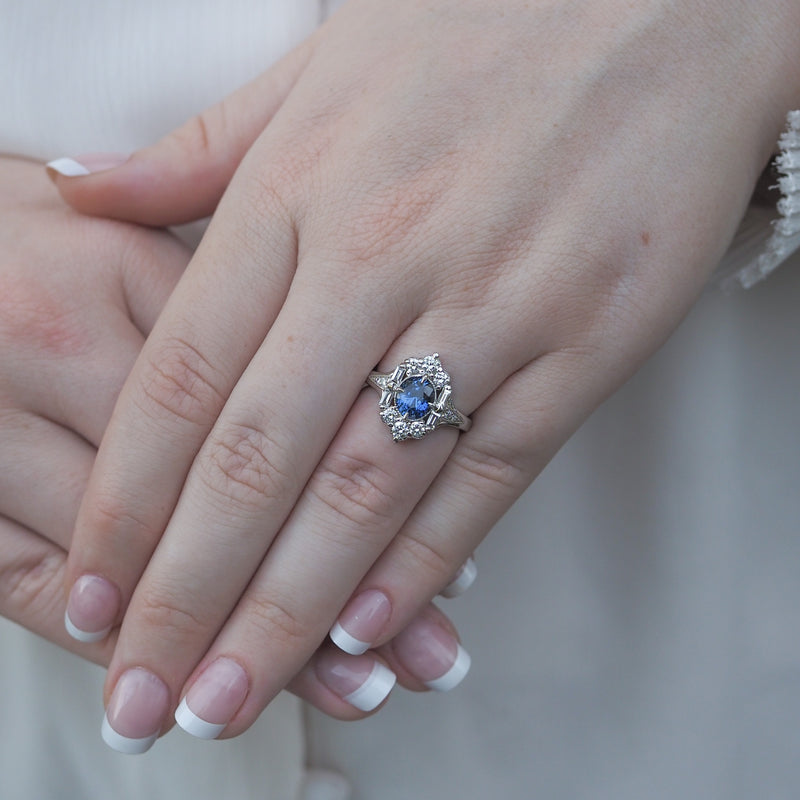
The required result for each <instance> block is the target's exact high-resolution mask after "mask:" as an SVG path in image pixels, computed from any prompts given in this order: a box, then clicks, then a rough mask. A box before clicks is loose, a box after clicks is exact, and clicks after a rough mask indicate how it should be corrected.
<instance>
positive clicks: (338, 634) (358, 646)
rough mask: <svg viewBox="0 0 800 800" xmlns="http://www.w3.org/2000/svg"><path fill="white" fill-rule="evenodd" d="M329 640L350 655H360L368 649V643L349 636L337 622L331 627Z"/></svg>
mask: <svg viewBox="0 0 800 800" xmlns="http://www.w3.org/2000/svg"><path fill="white" fill-rule="evenodd" d="M329 635H330V637H331V641H332V642H333V643H334V644H335V645H336V646H337V647H338V648H339V649H340V650H344V652H345V653H349V654H350V655H351V656H360V655H363V654H364V653H366V652H367V650H369V646H370V643H369V642H362V641H361V640H360V639H356V637H355V636H351V635H350V634H349V633H348V632H347V631H346V630H345V629H344V628H343V627H342V626H341V625H340V624H339V623H338V622H337V623H336V624H335V625H334V626H333V628H331V632H330V634H329Z"/></svg>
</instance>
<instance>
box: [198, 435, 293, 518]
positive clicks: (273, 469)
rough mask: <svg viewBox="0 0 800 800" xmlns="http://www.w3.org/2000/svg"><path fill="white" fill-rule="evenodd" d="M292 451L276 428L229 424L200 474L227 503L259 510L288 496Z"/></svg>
mask: <svg viewBox="0 0 800 800" xmlns="http://www.w3.org/2000/svg"><path fill="white" fill-rule="evenodd" d="M292 463H293V462H292V458H291V453H290V451H289V448H288V446H287V445H286V444H285V443H283V442H281V441H280V440H279V439H278V437H277V436H276V434H275V432H274V431H271V430H270V431H267V430H263V429H261V428H259V427H256V426H254V425H247V424H238V425H228V426H226V427H225V429H224V430H223V431H220V432H219V433H217V434H216V435H215V436H214V438H213V440H212V441H211V442H210V445H209V448H208V451H207V453H206V455H205V457H204V458H203V459H201V460H200V462H199V466H200V468H201V472H200V474H201V475H202V477H203V480H204V482H205V484H206V488H208V489H209V490H210V491H211V492H212V494H216V495H218V496H221V498H222V500H223V502H224V503H225V504H226V506H227V505H229V504H230V502H231V501H232V502H233V503H235V504H236V506H238V507H239V508H240V509H242V510H244V511H249V512H257V511H260V510H262V509H263V508H264V506H265V505H267V504H269V503H270V502H271V501H277V500H281V499H284V498H286V497H287V496H288V493H289V492H290V491H291V488H292V486H293V484H294V476H293V474H292V472H291V468H290V466H289V465H290V464H292Z"/></svg>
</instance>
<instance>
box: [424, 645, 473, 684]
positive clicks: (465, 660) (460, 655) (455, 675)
mask: <svg viewBox="0 0 800 800" xmlns="http://www.w3.org/2000/svg"><path fill="white" fill-rule="evenodd" d="M471 665H472V659H471V658H470V655H469V653H468V652H467V651H466V650H465V649H464V648H463V647H462V646H461V645H459V646H458V652H457V653H456V660H455V663H454V664H453V666H452V667H450V669H449V670H447V672H445V674H444V675H442V676H441V677H440V678H435V679H434V680H432V681H425V685H426V686H427V687H428V688H429V689H433V690H434V691H435V692H449V691H450V690H451V689H455V688H456V686H458V684H459V683H461V681H463V680H464V678H466V677H467V673H468V672H469V668H470V666H471Z"/></svg>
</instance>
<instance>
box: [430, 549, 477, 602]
mask: <svg viewBox="0 0 800 800" xmlns="http://www.w3.org/2000/svg"><path fill="white" fill-rule="evenodd" d="M477 577H478V565H477V564H476V563H475V559H474V558H468V559H467V560H466V562H465V563H464V564H463V565H462V567H461V569H459V571H458V572H457V573H456V575H455V577H454V578H453V580H452V581H450V583H448V584H447V586H445V587H444V589H442V591H441V592H439V594H440V595H441V596H442V597H446V598H447V599H448V600H452V599H453V598H454V597H460V596H461V595H462V594H464V592H466V591H467V589H469V587H470V586H472V584H473V583H475V578H477Z"/></svg>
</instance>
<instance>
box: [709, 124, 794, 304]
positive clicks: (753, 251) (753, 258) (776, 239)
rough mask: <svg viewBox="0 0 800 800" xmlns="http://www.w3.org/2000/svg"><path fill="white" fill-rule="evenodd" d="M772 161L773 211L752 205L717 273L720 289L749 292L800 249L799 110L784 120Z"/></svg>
mask: <svg viewBox="0 0 800 800" xmlns="http://www.w3.org/2000/svg"><path fill="white" fill-rule="evenodd" d="M778 147H779V153H778V155H777V156H775V158H774V159H773V164H774V167H775V170H776V171H777V186H776V187H774V188H777V189H778V190H779V191H780V198H779V199H778V201H777V204H776V205H775V207H774V208H767V207H764V206H760V205H757V204H753V205H751V207H750V208H749V209H748V211H747V214H745V217H744V219H743V220H742V223H741V225H740V226H739V230H738V231H737V233H736V236H735V237H734V240H733V243H732V244H731V246H730V248H729V250H728V252H727V253H726V255H725V257H724V258H723V260H722V263H721V264H720V266H719V269H718V270H717V276H718V278H719V279H720V280H721V282H722V285H723V287H729V286H740V287H744V288H745V289H749V288H750V287H751V286H753V285H755V284H756V283H758V282H759V281H760V280H763V279H764V278H766V277H767V275H769V274H770V273H771V272H772V271H773V270H774V269H775V268H776V267H779V266H780V265H781V264H782V263H783V262H784V261H786V259H787V258H789V256H791V255H792V253H794V252H795V251H796V250H798V249H800V111H792V112H790V114H789V115H788V117H787V125H786V130H785V131H784V133H783V135H782V136H781V138H780V140H779V142H778Z"/></svg>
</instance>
